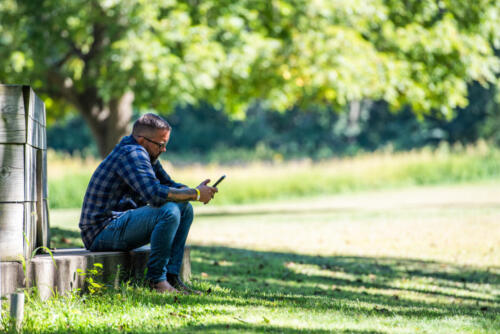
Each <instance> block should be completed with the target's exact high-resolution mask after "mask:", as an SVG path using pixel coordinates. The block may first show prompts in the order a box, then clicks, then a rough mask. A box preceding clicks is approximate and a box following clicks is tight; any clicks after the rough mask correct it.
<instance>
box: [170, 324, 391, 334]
mask: <svg viewBox="0 0 500 334" xmlns="http://www.w3.org/2000/svg"><path fill="white" fill-rule="evenodd" d="M193 331H196V332H198V331H199V332H203V333H222V332H224V333H291V334H295V333H297V334H298V333H313V334H323V333H324V334H326V333H339V334H347V333H349V334H382V333H385V332H379V331H374V330H355V329H338V330H335V331H334V332H332V330H326V329H311V328H307V329H297V328H292V327H280V326H273V325H256V324H244V323H242V324H214V325H206V326H194V327H188V328H181V329H176V331H175V332H176V333H192V332H193Z"/></svg>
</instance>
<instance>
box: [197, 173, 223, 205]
mask: <svg viewBox="0 0 500 334" xmlns="http://www.w3.org/2000/svg"><path fill="white" fill-rule="evenodd" d="M209 182H210V179H206V180H205V181H203V182H202V183H200V185H199V186H198V187H196V189H198V190H199V191H200V202H203V204H207V203H208V202H210V200H211V199H212V198H214V195H215V193H216V192H217V191H218V190H217V188H215V187H210V186H207V184H208V183H209Z"/></svg>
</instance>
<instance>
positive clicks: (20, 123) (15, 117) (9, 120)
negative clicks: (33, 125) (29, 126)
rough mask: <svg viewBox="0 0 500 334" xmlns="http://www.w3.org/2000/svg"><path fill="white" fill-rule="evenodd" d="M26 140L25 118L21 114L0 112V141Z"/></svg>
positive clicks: (21, 141)
mask: <svg viewBox="0 0 500 334" xmlns="http://www.w3.org/2000/svg"><path fill="white" fill-rule="evenodd" d="M25 142H26V120H25V119H24V115H22V114H8V113H6V114H0V143H18V144H22V143H25Z"/></svg>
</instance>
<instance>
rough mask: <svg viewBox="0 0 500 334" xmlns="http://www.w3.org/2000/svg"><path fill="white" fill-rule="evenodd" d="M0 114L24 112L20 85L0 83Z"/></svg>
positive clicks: (22, 113)
mask: <svg viewBox="0 0 500 334" xmlns="http://www.w3.org/2000/svg"><path fill="white" fill-rule="evenodd" d="M0 114H21V115H24V114H25V111H24V98H23V90H22V87H21V86H11V85H0Z"/></svg>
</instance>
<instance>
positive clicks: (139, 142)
mask: <svg viewBox="0 0 500 334" xmlns="http://www.w3.org/2000/svg"><path fill="white" fill-rule="evenodd" d="M170 133H171V127H170V125H169V124H168V122H167V121H166V120H164V119H163V118H161V117H160V116H158V115H155V114H145V115H143V116H141V117H140V118H139V119H138V120H137V121H136V122H135V123H134V126H133V130H132V134H131V135H130V136H126V137H124V138H123V139H122V140H121V142H120V143H119V144H118V145H116V147H115V148H114V149H113V151H112V152H111V153H110V154H109V155H108V156H107V157H106V158H105V159H104V161H102V162H101V164H100V165H99V166H98V167H97V169H96V171H95V172H94V174H93V175H92V178H91V180H90V182H89V185H88V188H87V192H86V194H85V198H84V201H83V207H82V214H81V217H80V224H79V227H80V230H81V235H82V239H83V243H84V244H85V247H86V248H87V249H89V250H90V251H129V250H132V249H134V248H137V247H140V246H143V245H146V244H148V243H151V253H150V255H149V260H148V263H147V267H148V271H147V277H146V278H147V279H148V281H149V285H150V287H151V288H152V289H155V290H157V291H159V292H179V291H180V292H183V293H198V294H199V291H195V290H192V289H191V288H189V287H187V286H186V285H185V284H184V283H183V282H182V281H181V279H180V278H179V271H180V267H181V264H182V258H183V254H184V246H185V244H186V239H187V236H188V233H189V228H190V226H191V223H192V221H193V208H192V206H191V204H190V203H189V201H195V200H196V201H200V202H203V203H205V204H206V203H208V202H209V201H210V200H211V199H212V198H213V197H214V194H215V193H216V192H217V188H215V187H210V186H208V185H207V184H208V183H209V182H210V180H205V181H203V182H202V183H200V185H199V186H198V187H196V188H188V187H187V186H185V185H183V184H180V183H177V182H174V181H173V180H172V179H171V178H170V176H169V175H168V174H167V173H166V172H165V171H164V170H163V168H162V166H161V164H160V161H159V160H158V157H159V156H160V154H161V153H162V152H165V147H166V145H167V143H168V141H169V139H170Z"/></svg>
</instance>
